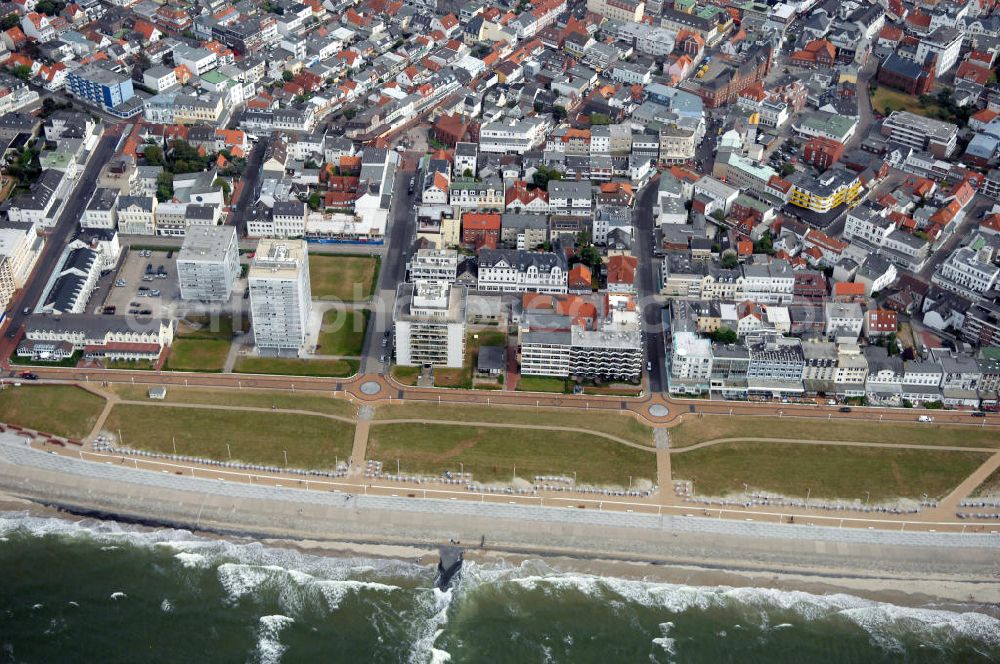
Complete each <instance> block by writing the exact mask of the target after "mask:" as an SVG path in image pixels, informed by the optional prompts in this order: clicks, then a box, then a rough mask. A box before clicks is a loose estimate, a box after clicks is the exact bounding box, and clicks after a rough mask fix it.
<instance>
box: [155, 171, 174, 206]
mask: <svg viewBox="0 0 1000 664" xmlns="http://www.w3.org/2000/svg"><path fill="white" fill-rule="evenodd" d="M173 197H174V174H173V173H171V172H170V171H163V172H162V173H160V174H159V175H157V176H156V200H158V201H169V200H170V199H171V198H173Z"/></svg>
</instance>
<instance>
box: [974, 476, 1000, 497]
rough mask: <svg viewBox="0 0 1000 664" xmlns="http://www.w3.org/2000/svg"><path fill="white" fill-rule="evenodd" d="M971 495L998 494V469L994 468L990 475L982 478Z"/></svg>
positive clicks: (999, 486)
mask: <svg viewBox="0 0 1000 664" xmlns="http://www.w3.org/2000/svg"><path fill="white" fill-rule="evenodd" d="M972 495H973V496H1000V470H994V471H993V472H992V473H991V474H990V476H989V477H987V478H986V479H985V480H983V483H982V484H980V485H979V486H978V487H977V488H976V490H975V491H973V492H972Z"/></svg>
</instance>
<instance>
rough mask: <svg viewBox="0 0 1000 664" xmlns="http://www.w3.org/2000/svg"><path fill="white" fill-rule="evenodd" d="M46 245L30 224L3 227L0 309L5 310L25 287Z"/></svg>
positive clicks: (0, 265) (1, 229)
mask: <svg viewBox="0 0 1000 664" xmlns="http://www.w3.org/2000/svg"><path fill="white" fill-rule="evenodd" d="M44 243H45V241H44V239H43V238H42V236H40V235H39V234H38V233H37V232H35V227H34V226H33V225H31V224H30V223H8V224H7V225H6V226H4V227H3V228H0V307H2V309H0V310H5V309H6V308H7V306H8V305H9V304H10V299H11V298H12V297H13V296H14V291H16V290H17V289H18V288H22V287H23V286H24V284H25V283H26V282H27V280H28V277H29V276H30V275H31V271H32V270H33V269H34V267H35V263H36V262H37V261H38V256H39V255H40V254H41V251H42V245H43V244H44Z"/></svg>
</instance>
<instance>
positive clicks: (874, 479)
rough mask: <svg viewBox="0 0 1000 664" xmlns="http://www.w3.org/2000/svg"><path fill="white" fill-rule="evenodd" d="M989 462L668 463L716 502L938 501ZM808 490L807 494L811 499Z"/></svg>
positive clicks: (949, 457) (755, 457) (676, 459)
mask: <svg viewBox="0 0 1000 664" xmlns="http://www.w3.org/2000/svg"><path fill="white" fill-rule="evenodd" d="M988 456H989V455H988V454H986V453H985V452H945V451H940V450H896V449H886V448H873V447H870V448H864V447H839V446H836V445H796V444H794V443H724V444H720V445H712V446H710V447H705V448H702V449H698V450H692V451H690V452H681V453H675V454H672V455H671V459H670V461H671V467H672V472H673V477H674V479H684V480H694V482H695V492H696V494H698V495H702V496H706V495H708V496H721V495H725V494H727V493H734V492H743V484H744V483H746V484H747V485H748V486H749V487H750V488H751V489H758V490H764V491H773V492H777V493H781V494H785V495H789V496H805V495H807V493H808V494H810V495H811V496H812V497H814V498H841V499H846V500H850V499H854V498H860V499H861V500H864V499H865V492H866V491H869V492H871V500H873V501H878V500H888V499H893V498H899V497H909V498H919V497H920V496H921V495H922V494H924V493H926V494H927V495H929V496H931V497H932V498H939V497H941V496H943V495H945V494H946V493H948V491H950V490H951V489H953V488H955V487H956V486H957V485H958V484H959V483H960V482H961V481H962V480H963V479H965V478H966V477H967V476H968V475H969V474H971V473H972V472H973V471H974V470H975V469H976V468H978V467H979V466H980V465H981V464H982V463H983V462H984V461H985V460H986V459H987V457H988ZM810 490H811V491H810Z"/></svg>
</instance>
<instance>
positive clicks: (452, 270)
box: [410, 249, 458, 283]
mask: <svg viewBox="0 0 1000 664" xmlns="http://www.w3.org/2000/svg"><path fill="white" fill-rule="evenodd" d="M457 276H458V251H456V250H455V249H418V250H417V253H416V255H415V256H414V257H413V258H412V259H411V260H410V281H412V282H413V283H420V282H422V281H433V282H437V283H453V282H454V281H455V279H456V278H457Z"/></svg>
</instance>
